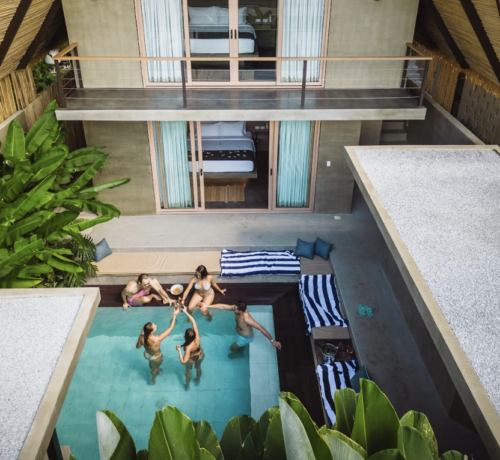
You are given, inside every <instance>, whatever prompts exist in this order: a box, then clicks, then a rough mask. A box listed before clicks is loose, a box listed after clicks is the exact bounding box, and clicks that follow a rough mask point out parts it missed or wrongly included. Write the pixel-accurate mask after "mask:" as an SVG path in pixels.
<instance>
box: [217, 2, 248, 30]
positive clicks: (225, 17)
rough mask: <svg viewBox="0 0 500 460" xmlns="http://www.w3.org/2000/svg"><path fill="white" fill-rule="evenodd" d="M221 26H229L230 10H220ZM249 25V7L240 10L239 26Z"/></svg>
mask: <svg viewBox="0 0 500 460" xmlns="http://www.w3.org/2000/svg"><path fill="white" fill-rule="evenodd" d="M218 19H219V25H221V26H228V25H229V10H228V8H219V13H218ZM246 23H247V7H246V6H245V7H242V8H238V24H246Z"/></svg>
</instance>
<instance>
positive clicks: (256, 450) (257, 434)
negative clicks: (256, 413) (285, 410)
mask: <svg viewBox="0 0 500 460" xmlns="http://www.w3.org/2000/svg"><path fill="white" fill-rule="evenodd" d="M277 413H279V408H278V407H271V408H270V409H268V410H266V411H265V412H264V413H263V414H262V415H261V416H260V418H259V420H257V423H256V424H255V426H254V427H253V428H252V431H251V432H250V433H248V435H247V437H246V438H245V441H244V443H243V448H242V452H241V454H242V458H244V459H250V458H254V457H256V458H262V455H263V454H264V444H265V442H266V436H267V432H268V429H269V425H270V423H271V420H272V419H273V417H274V416H275V415H276V414H277Z"/></svg>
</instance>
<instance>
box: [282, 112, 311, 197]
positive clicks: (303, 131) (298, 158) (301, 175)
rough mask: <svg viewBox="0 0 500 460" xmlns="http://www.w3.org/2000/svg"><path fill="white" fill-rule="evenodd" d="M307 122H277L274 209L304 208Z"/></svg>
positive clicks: (307, 180)
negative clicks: (275, 203)
mask: <svg viewBox="0 0 500 460" xmlns="http://www.w3.org/2000/svg"><path fill="white" fill-rule="evenodd" d="M310 143H311V122H310V121H281V122H280V132H279V146H278V152H279V153H278V190H277V191H278V196H277V200H278V206H282V207H304V206H307V191H308V187H309V184H308V182H309V156H310V155H309V150H310Z"/></svg>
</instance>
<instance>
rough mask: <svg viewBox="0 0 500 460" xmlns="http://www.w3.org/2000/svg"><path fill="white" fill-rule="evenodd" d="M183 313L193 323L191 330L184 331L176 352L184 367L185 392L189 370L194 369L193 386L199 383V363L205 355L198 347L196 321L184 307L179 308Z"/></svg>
mask: <svg viewBox="0 0 500 460" xmlns="http://www.w3.org/2000/svg"><path fill="white" fill-rule="evenodd" d="M181 310H182V312H183V313H185V314H186V316H187V317H188V318H189V319H190V320H191V323H193V328H192V329H191V328H189V329H186V332H185V334H184V343H183V344H182V345H177V347H176V348H177V351H178V352H179V359H180V361H181V363H182V364H184V365H185V366H186V390H189V382H190V381H191V370H192V369H193V364H194V367H195V368H196V378H195V380H194V382H195V384H196V385H198V384H199V383H200V377H201V362H202V361H203V358H205V353H203V348H201V345H200V334H199V332H198V327H197V326H196V321H195V320H194V318H193V317H192V316H191V315H190V314H189V313H188V312H187V310H186V307H181ZM181 348H184V356H182V351H181Z"/></svg>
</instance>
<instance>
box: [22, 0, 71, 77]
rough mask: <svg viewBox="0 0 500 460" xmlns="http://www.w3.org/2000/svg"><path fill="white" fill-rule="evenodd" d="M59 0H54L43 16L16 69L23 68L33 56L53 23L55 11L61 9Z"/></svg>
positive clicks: (57, 11)
mask: <svg viewBox="0 0 500 460" xmlns="http://www.w3.org/2000/svg"><path fill="white" fill-rule="evenodd" d="M61 6H62V3H61V0H54V3H52V5H51V7H50V9H49V11H48V13H47V15H46V16H45V19H44V20H43V23H42V25H41V26H40V29H39V30H38V32H37V34H36V35H35V38H34V39H33V41H32V42H31V45H30V46H28V49H27V50H26V52H25V53H24V56H23V57H22V59H21V61H20V62H19V65H18V66H17V70H19V69H25V68H26V67H27V66H28V64H29V63H30V61H31V59H32V58H33V56H34V54H35V52H36V50H37V48H38V45H39V43H40V40H41V39H42V38H43V37H44V35H45V34H46V33H47V32H46V31H47V29H48V28H50V26H51V24H52V23H53V21H54V19H55V18H56V16H57V13H59V11H60V10H61Z"/></svg>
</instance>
